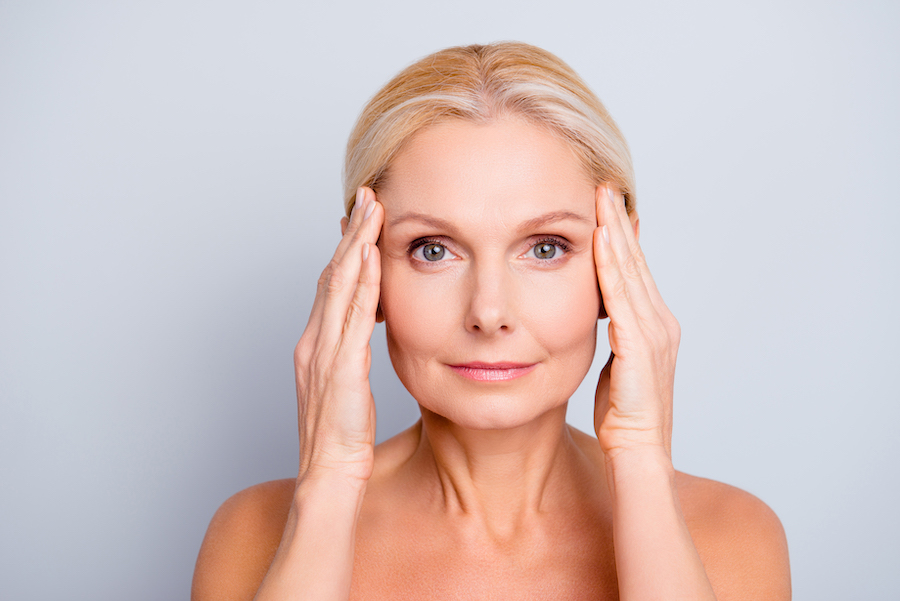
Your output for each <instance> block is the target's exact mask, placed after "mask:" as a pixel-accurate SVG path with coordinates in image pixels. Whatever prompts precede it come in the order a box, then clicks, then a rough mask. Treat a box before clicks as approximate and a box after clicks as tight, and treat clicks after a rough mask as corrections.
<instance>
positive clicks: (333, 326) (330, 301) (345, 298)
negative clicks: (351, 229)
mask: <svg viewBox="0 0 900 601" xmlns="http://www.w3.org/2000/svg"><path fill="white" fill-rule="evenodd" d="M368 202H369V204H368V206H367V207H366V212H365V217H364V219H363V222H362V223H361V224H360V225H359V227H358V229H357V231H356V232H355V234H354V236H353V239H352V240H351V243H350V245H349V246H348V247H347V252H346V253H344V256H343V257H341V258H340V260H338V261H337V262H336V263H335V264H334V266H333V267H332V270H331V272H330V273H329V275H328V278H327V282H326V284H325V288H324V290H323V296H324V304H323V307H322V322H321V325H320V327H319V332H320V333H319V336H326V340H332V341H334V343H335V344H336V343H337V342H338V341H339V339H340V336H341V335H342V333H343V331H344V327H345V325H346V323H347V314H348V311H349V310H350V303H351V301H352V300H353V298H354V296H355V294H356V290H357V288H358V286H359V283H360V275H361V273H362V264H363V245H364V244H368V245H369V247H370V250H369V252H370V253H371V247H372V246H375V242H376V241H377V240H378V235H379V233H380V232H381V225H382V221H383V219H384V209H383V208H382V207H381V205H380V204H379V203H378V202H376V201H375V199H374V198H372V197H370V198H369V199H368ZM376 306H377V302H376ZM374 317H375V308H374V307H373V309H372V318H373V319H374Z"/></svg>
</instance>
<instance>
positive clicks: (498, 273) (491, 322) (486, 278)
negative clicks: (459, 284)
mask: <svg viewBox="0 0 900 601" xmlns="http://www.w3.org/2000/svg"><path fill="white" fill-rule="evenodd" d="M470 278H471V279H470V286H469V288H470V290H469V299H468V310H467V312H466V330H468V331H469V332H473V333H475V332H480V333H481V334H487V335H495V334H498V333H502V332H511V331H513V330H514V329H515V320H514V315H513V313H514V312H513V297H514V290H513V289H512V288H513V285H514V283H513V281H512V278H511V277H510V274H509V272H508V270H506V269H504V268H503V267H497V268H492V269H488V268H483V267H482V268H476V269H474V270H473V272H472V273H470Z"/></svg>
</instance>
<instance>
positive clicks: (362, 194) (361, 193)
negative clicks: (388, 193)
mask: <svg viewBox="0 0 900 601" xmlns="http://www.w3.org/2000/svg"><path fill="white" fill-rule="evenodd" d="M365 201H366V191H365V190H363V189H362V188H357V189H356V202H355V203H354V204H353V213H355V212H356V207H359V206H361V205H362V204H363V203H364V202H365ZM351 218H352V215H351Z"/></svg>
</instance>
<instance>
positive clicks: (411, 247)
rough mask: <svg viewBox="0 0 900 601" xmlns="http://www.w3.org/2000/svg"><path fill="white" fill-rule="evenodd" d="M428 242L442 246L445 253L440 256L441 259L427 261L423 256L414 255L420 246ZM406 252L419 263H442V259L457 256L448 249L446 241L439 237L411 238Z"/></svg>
mask: <svg viewBox="0 0 900 601" xmlns="http://www.w3.org/2000/svg"><path fill="white" fill-rule="evenodd" d="M429 244H436V245H437V246H441V247H443V249H444V253H445V255H444V256H443V257H441V259H440V260H439V261H428V260H426V259H425V258H424V257H418V256H416V254H417V253H418V251H419V249H420V248H424V247H425V246H428V245H429ZM407 254H409V256H410V257H412V258H413V259H415V260H416V261H419V262H420V263H432V264H433V263H442V262H443V261H445V260H447V259H456V258H458V255H457V254H456V253H454V252H453V251H452V250H450V248H449V246H448V245H447V242H446V241H444V240H442V239H440V238H431V237H425V238H418V239H416V240H413V241H412V242H411V243H410V245H409V249H408V250H407ZM447 255H449V256H447Z"/></svg>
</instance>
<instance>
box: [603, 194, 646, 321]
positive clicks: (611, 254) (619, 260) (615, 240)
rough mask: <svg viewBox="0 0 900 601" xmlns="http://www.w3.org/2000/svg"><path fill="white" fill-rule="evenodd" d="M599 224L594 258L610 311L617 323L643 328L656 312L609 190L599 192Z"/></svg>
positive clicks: (608, 311)
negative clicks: (641, 322) (645, 321)
mask: <svg viewBox="0 0 900 601" xmlns="http://www.w3.org/2000/svg"><path fill="white" fill-rule="evenodd" d="M613 198H614V197H613ZM597 221H598V223H599V224H600V227H599V228H598V230H597V231H596V232H595V235H594V255H595V261H596V264H597V279H598V280H599V282H600V290H601V292H602V294H603V302H604V306H605V307H606V312H607V314H608V315H609V316H610V318H611V319H613V320H614V321H615V322H619V323H622V324H626V323H631V324H633V325H638V326H639V325H640V324H639V323H638V320H641V321H643V320H646V319H648V318H650V317H651V316H652V315H653V314H655V310H654V309H653V304H652V302H651V301H650V297H649V295H648V293H647V289H646V286H644V282H643V278H642V276H641V273H640V268H639V266H638V264H637V261H636V260H635V258H634V257H633V256H632V255H631V252H630V248H629V246H628V242H627V241H626V239H625V232H624V231H623V227H622V223H621V221H620V220H619V217H618V214H617V213H616V207H615V206H614V205H613V200H610V197H609V190H608V188H606V187H600V188H598V191H597Z"/></svg>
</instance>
